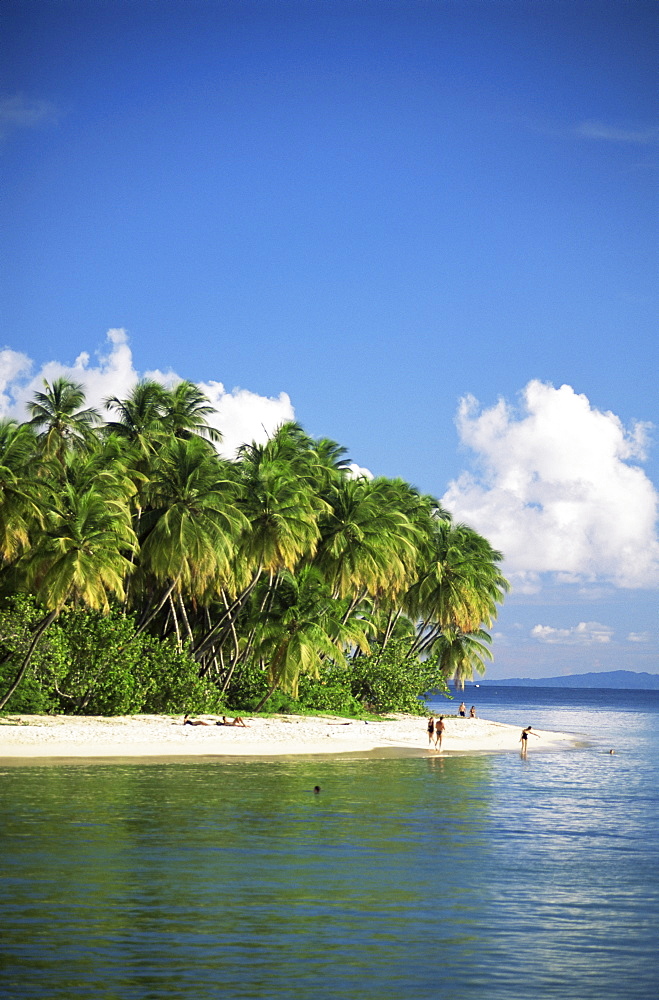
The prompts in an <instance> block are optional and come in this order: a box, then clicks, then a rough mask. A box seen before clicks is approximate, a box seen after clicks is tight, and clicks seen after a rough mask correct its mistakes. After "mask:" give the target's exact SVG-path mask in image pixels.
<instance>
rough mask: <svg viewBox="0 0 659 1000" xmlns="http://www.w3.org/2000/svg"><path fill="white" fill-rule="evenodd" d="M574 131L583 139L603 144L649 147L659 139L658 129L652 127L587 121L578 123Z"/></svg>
mask: <svg viewBox="0 0 659 1000" xmlns="http://www.w3.org/2000/svg"><path fill="white" fill-rule="evenodd" d="M575 131H576V133H577V135H580V136H583V138H584V139H601V140H604V141H605V142H624V143H631V144H634V145H640V146H647V145H650V144H652V143H655V142H657V140H658V139H659V129H656V128H654V127H652V126H648V127H646V128H633V127H632V128H630V127H624V126H623V127H619V126H615V125H607V124H606V123H605V122H597V121H587V122H580V123H579V125H577V127H576V130H575Z"/></svg>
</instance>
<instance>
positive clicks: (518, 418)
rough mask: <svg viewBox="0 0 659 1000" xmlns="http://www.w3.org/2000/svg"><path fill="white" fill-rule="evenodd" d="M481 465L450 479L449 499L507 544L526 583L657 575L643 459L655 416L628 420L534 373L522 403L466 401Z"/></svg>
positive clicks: (462, 418)
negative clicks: (543, 578) (545, 576)
mask: <svg viewBox="0 0 659 1000" xmlns="http://www.w3.org/2000/svg"><path fill="white" fill-rule="evenodd" d="M457 426H458V431H459V434H460V438H461V440H462V443H463V444H464V445H466V446H467V447H469V448H470V449H472V451H473V452H474V453H475V455H476V457H477V471H476V472H464V473H462V474H461V475H460V476H459V477H458V479H457V480H455V481H453V482H451V483H450V484H449V488H448V491H447V493H446V494H445V496H444V497H443V502H444V504H445V505H446V506H447V507H448V509H449V510H451V511H453V513H454V515H455V516H456V517H457V518H458V519H459V520H464V521H466V522H468V523H469V524H471V525H472V526H473V527H474V528H475V529H476V530H477V531H480V532H481V533H482V534H484V535H486V536H487V538H489V539H490V541H491V542H492V543H493V544H494V545H495V546H496V548H498V549H501V551H502V552H503V553H504V556H505V569H506V572H507V573H508V574H509V575H510V576H511V578H512V579H513V580H514V582H515V583H516V585H517V586H518V587H519V588H520V589H527V590H531V589H534V588H536V589H537V587H538V585H539V580H540V576H539V574H542V573H550V574H553V576H554V579H555V582H560V583H566V582H569V583H584V582H598V581H608V582H610V583H613V584H614V585H616V586H619V587H649V586H654V585H656V584H657V583H659V539H658V538H657V531H656V521H657V505H658V497H657V492H656V490H655V488H654V487H653V484H652V483H651V481H650V480H649V478H648V477H647V476H646V474H645V472H644V471H643V469H641V468H640V466H639V465H638V464H635V463H636V462H638V461H641V460H643V459H644V458H645V454H646V449H647V445H648V431H649V429H650V426H651V425H650V424H648V423H643V422H636V423H634V424H633V425H632V426H631V427H629V428H626V427H624V426H623V424H622V422H621V420H620V419H619V418H618V417H617V416H616V415H615V414H613V413H610V412H606V413H603V412H601V411H599V410H597V409H595V408H593V407H592V406H591V405H590V402H589V400H588V399H587V397H586V396H584V395H582V394H578V393H576V392H575V391H574V389H572V388H571V386H569V385H563V386H561V387H560V388H559V389H555V388H554V387H553V386H552V385H547V384H544V383H542V382H539V381H532V382H530V383H529V384H528V385H527V386H526V388H525V389H524V390H523V393H522V394H521V406H520V408H519V410H516V409H515V408H513V407H511V406H510V405H509V404H508V403H507V402H506V401H505V400H499V402H498V403H497V404H496V405H495V406H493V407H491V408H490V409H485V410H481V409H480V408H479V404H478V402H477V401H476V400H475V399H474V398H473V397H472V396H467V397H466V398H464V399H463V400H462V401H461V403H460V407H459V411H458V416H457Z"/></svg>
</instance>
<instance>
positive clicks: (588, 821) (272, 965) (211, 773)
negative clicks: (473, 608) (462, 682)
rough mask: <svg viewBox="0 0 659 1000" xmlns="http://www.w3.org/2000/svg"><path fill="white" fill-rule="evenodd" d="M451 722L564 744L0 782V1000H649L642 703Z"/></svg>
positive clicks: (567, 699)
mask: <svg viewBox="0 0 659 1000" xmlns="http://www.w3.org/2000/svg"><path fill="white" fill-rule="evenodd" d="M465 700H466V701H467V706H468V707H469V705H470V704H472V703H474V704H475V705H476V709H477V711H478V714H479V715H480V716H481V717H483V718H490V719H495V720H497V721H501V722H509V723H512V724H514V725H518V726H519V727H520V730H521V727H522V726H525V725H529V724H530V725H533V726H534V727H537V728H539V729H554V730H563V731H567V732H570V733H574V734H576V736H577V744H576V746H575V747H574V748H570V749H568V750H554V751H550V750H543V747H542V741H541V740H533V741H532V742H531V744H530V746H529V751H528V757H527V758H526V759H522V758H521V756H520V754H518V753H515V752H513V753H511V752H506V753H495V754H486V753H483V754H456V755H453V756H451V755H450V754H445V755H442V756H439V755H436V754H428V753H426V752H425V751H422V752H420V753H419V754H418V755H405V756H402V757H401V756H398V755H395V754H393V753H391V752H389V751H387V752H382V753H376V754H372V755H366V754H361V755H360V754H347V755H344V756H339V757H334V758H328V757H325V756H314V757H304V758H270V759H264V760H254V759H249V760H248V759H244V758H243V759H232V760H224V761H204V760H194V761H190V760H185V761H184V760H179V761H170V762H162V761H161V762H157V763H148V764H143V763H131V762H122V763H117V762H110V763H101V764H96V763H95V764H90V763H89V762H86V763H85V762H80V763H75V764H65V765H62V764H56V763H50V764H35V763H27V764H25V765H23V764H15V763H13V764H9V763H7V762H5V763H4V764H2V763H1V762H0V807H1V814H2V828H1V832H0V858H1V861H0V869H1V871H2V880H3V885H2V893H1V896H0V921H1V923H0V927H1V930H0V969H1V970H2V972H1V974H2V993H3V996H5V997H7V998H8V1000H18V998H20V1000H24V998H35V1000H36V998H40V1000H41V998H42V997H44V996H48V998H49V1000H60V998H61V1000H64V998H67V1000H68V998H72V997H82V998H85V1000H87V998H93V1000H110V998H112V1000H115V998H120V1000H132V998H139V1000H164V998H168V1000H169V998H171V997H176V998H177V1000H181V998H183V1000H187V998H193V997H194V998H195V1000H205V998H216V997H217V998H220V997H223V998H226V997H228V998H263V1000H267V998H273V1000H274V998H277V1000H312V998H313V1000H324V998H328V1000H333V998H341V1000H343V998H345V1000H348V998H349V1000H366V998H369V1000H370V998H377V1000H383V998H384V1000H408V998H409V1000H518V998H519V1000H522V998H528V997H535V998H539V1000H544V998H547V1000H549V998H551V1000H554V998H556V1000H572V998H574V1000H591V998H592V1000H603V998H605V997H608V996H610V995H612V994H613V995H616V996H620V997H623V998H624V1000H655V998H656V997H657V996H659V963H658V962H657V958H656V949H657V941H658V940H659V934H658V923H659V809H658V804H659V791H658V789H659V782H658V777H659V775H658V765H657V752H656V743H657V722H658V721H659V720H658V715H659V692H657V691H647V692H646V691H601V690H592V689H590V690H563V689H555V688H546V689H543V688H514V687H504V686H502V687H500V688H497V687H496V686H493V685H489V686H487V687H486V686H482V687H480V688H473V687H472V688H469V689H468V690H467V692H466V698H465ZM455 704H456V703H449V704H447V703H446V702H445V701H441V702H438V703H436V704H434V705H433V708H435V709H436V710H437V711H440V710H443V711H444V712H445V713H446V714H452V713H454V712H455ZM419 725H420V747H423V738H424V730H425V722H424V720H423V719H420V720H419ZM610 749H614V750H615V753H614V754H610V753H609V750H610ZM314 785H320V786H321V793H320V794H319V795H314V793H313V787H314Z"/></svg>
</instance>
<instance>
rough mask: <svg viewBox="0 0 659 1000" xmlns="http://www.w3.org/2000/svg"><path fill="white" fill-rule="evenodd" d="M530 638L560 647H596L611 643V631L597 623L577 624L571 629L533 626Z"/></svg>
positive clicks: (606, 626)
mask: <svg viewBox="0 0 659 1000" xmlns="http://www.w3.org/2000/svg"><path fill="white" fill-rule="evenodd" d="M531 636H532V638H533V639H537V640H538V642H546V643H550V644H554V645H560V646H596V645H603V644H605V643H609V642H611V638H612V636H613V629H612V628H609V626H608V625H600V623H599V622H579V624H578V625H574V626H573V627H572V628H552V626H551V625H534V627H533V628H532V629H531Z"/></svg>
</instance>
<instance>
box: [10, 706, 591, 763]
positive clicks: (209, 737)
mask: <svg viewBox="0 0 659 1000" xmlns="http://www.w3.org/2000/svg"><path fill="white" fill-rule="evenodd" d="M197 718H199V719H203V720H204V721H206V722H207V723H208V725H204V726H190V725H186V726H184V725H183V717H182V716H178V717H172V716H162V715H133V716H113V717H109V718H108V717H104V716H61V715H54V716H43V715H42V716H34V715H21V714H16V715H12V716H8V717H6V718H4V719H0V762H4V763H10V762H14V763H19V762H21V761H38V760H48V761H51V762H52V761H53V760H54V759H58V760H62V759H69V760H79V759H84V760H86V761H90V762H93V761H94V760H97V761H98V760H106V761H107V760H108V759H109V758H124V759H125V758H129V757H130V758H142V759H146V758H156V759H162V758H168V757H169V758H172V757H173V758H194V757H212V758H222V757H252V758H255V757H273V756H277V757H279V756H307V755H318V754H323V755H327V754H354V753H373V752H376V751H387V755H388V756H389V755H391V754H394V755H395V754H396V752H398V754H399V755H400V756H408V755H409V754H410V753H418V754H419V755H426V754H427V755H430V756H440V755H441V756H442V757H444V756H451V755H455V754H464V753H488V752H489V753H493V752H502V751H512V750H517V751H519V749H520V743H519V739H520V735H521V731H522V726H521V725H520V726H511V725H508V724H505V723H501V722H492V721H489V720H487V719H461V718H445V719H444V722H445V725H446V730H445V733H444V739H443V745H442V750H441V751H437V750H435V749H434V748H432V749H431V748H429V747H428V737H427V732H426V726H427V717H426V716H412V715H399V714H392V715H391V716H388V717H387V718H386V719H382V720H377V721H371V720H369V721H368V722H364V721H363V720H361V719H344V718H340V717H337V716H330V715H327V716H296V715H290V716H289V715H277V716H271V717H269V718H254V719H249V718H246V719H245V722H246V728H242V727H238V726H236V727H234V726H224V725H216V724H215V723H216V721H217V718H218V717H217V716H215V715H200V716H197ZM534 732H537V733H538V736H539V737H540V738H539V739H537V740H533V741H532V743H531V744H530V749H531V752H536V753H537V752H538V751H543V750H565V749H570V748H573V747H574V746H576V745H577V743H579V742H581V741H580V739H579V737H578V736H576V735H575V734H569V733H557V732H549V731H546V730H541V729H539V730H537V731H536V730H534Z"/></svg>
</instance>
